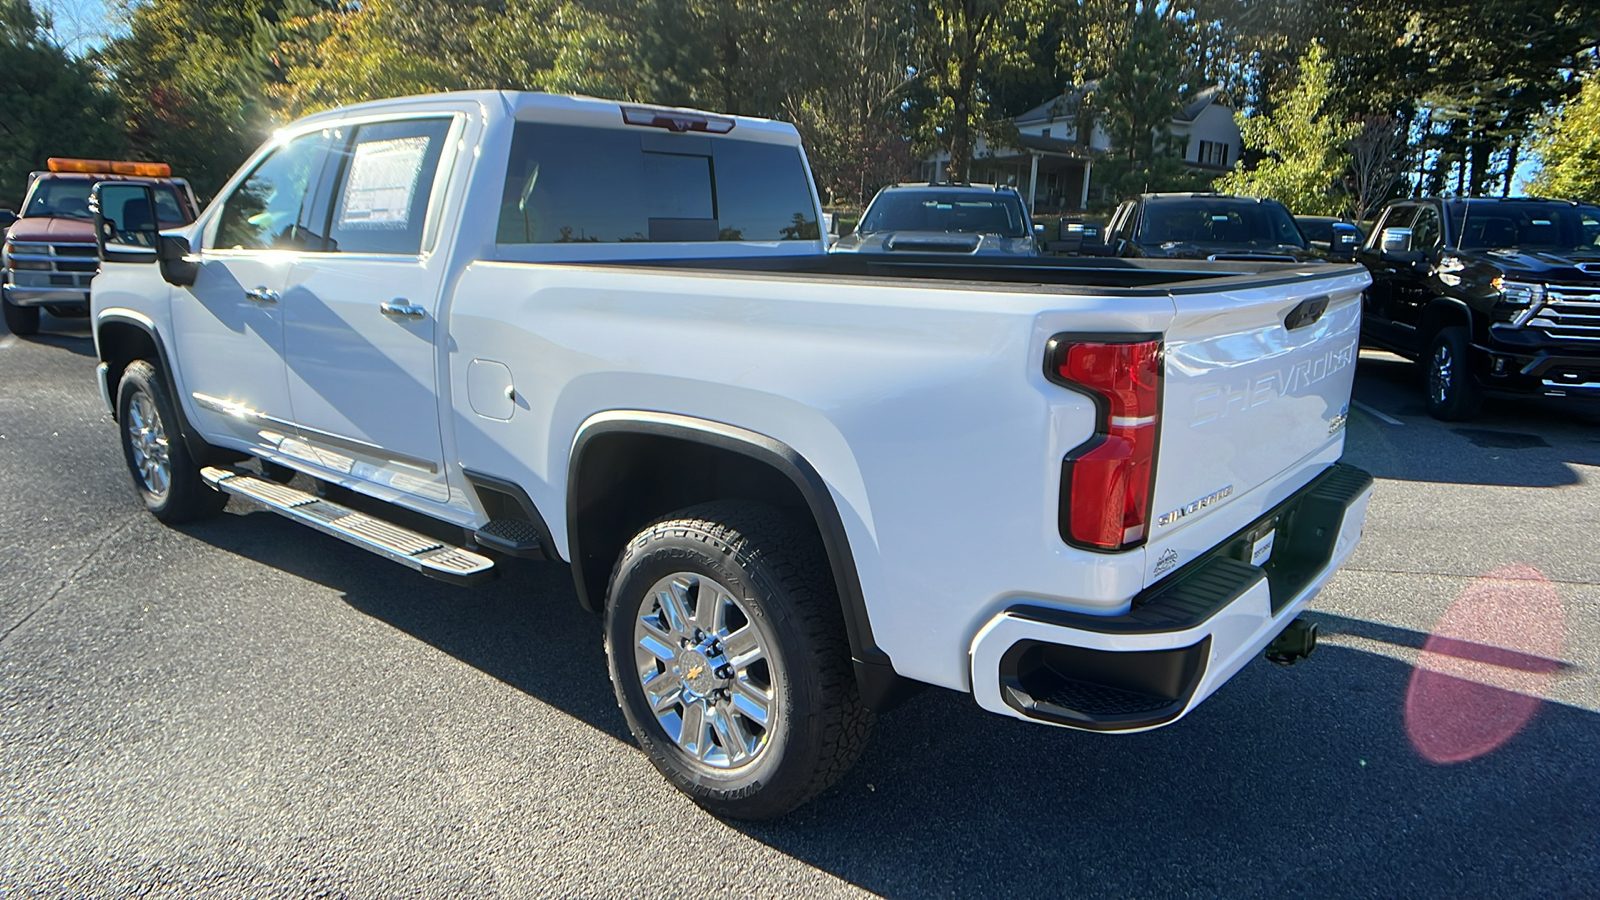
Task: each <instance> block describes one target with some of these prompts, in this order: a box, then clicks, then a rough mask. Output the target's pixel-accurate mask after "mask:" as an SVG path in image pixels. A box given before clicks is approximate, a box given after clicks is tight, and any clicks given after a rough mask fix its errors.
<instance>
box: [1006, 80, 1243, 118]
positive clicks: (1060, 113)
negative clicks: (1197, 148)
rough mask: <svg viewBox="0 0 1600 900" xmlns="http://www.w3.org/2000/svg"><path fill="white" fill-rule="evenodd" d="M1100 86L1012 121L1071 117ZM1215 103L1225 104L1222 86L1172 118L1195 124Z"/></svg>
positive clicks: (1077, 91)
mask: <svg viewBox="0 0 1600 900" xmlns="http://www.w3.org/2000/svg"><path fill="white" fill-rule="evenodd" d="M1099 86H1100V82H1098V81H1090V82H1085V83H1084V85H1083V86H1082V87H1078V88H1073V89H1072V90H1070V91H1067V92H1066V93H1065V94H1061V95H1060V96H1058V97H1055V98H1054V99H1051V100H1047V101H1045V102H1044V103H1041V104H1039V105H1038V106H1035V107H1034V108H1033V109H1030V110H1028V111H1027V112H1025V113H1023V114H1022V115H1020V116H1017V117H1016V118H1015V119H1013V120H1012V121H1013V122H1014V123H1015V124H1017V125H1032V124H1034V123H1037V122H1048V121H1050V120H1052V119H1058V118H1062V117H1064V116H1070V115H1072V114H1073V113H1075V112H1077V110H1078V106H1079V104H1081V103H1082V102H1083V96H1084V94H1086V93H1088V92H1090V91H1093V90H1094V89H1095V88H1097V87H1099ZM1213 103H1225V100H1224V98H1223V96H1222V86H1221V85H1212V86H1211V87H1208V88H1206V89H1205V90H1203V91H1201V92H1200V93H1198V94H1195V95H1194V99H1193V100H1191V101H1189V103H1188V104H1187V105H1186V106H1184V108H1183V109H1181V110H1179V111H1178V112H1177V113H1175V114H1174V115H1173V117H1172V120H1173V121H1175V122H1193V121H1194V120H1195V117H1197V116H1199V115H1200V114H1201V113H1203V112H1205V110H1206V107H1208V106H1210V105H1211V104H1213Z"/></svg>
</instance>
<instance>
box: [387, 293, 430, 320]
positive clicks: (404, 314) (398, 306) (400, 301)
mask: <svg viewBox="0 0 1600 900" xmlns="http://www.w3.org/2000/svg"><path fill="white" fill-rule="evenodd" d="M378 308H379V309H381V310H383V314H384V315H386V316H393V317H394V318H396V319H420V318H422V317H423V316H425V315H427V314H428V311H427V310H425V309H423V308H422V307H420V306H418V305H416V304H415V303H410V302H407V300H406V299H405V298H404V297H396V298H394V299H393V300H385V301H383V302H382V303H380V304H378Z"/></svg>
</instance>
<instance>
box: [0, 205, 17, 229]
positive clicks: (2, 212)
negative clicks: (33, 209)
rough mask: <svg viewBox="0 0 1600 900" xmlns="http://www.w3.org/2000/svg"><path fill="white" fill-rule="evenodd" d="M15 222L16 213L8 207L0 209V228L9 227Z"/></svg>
mask: <svg viewBox="0 0 1600 900" xmlns="http://www.w3.org/2000/svg"><path fill="white" fill-rule="evenodd" d="M15 224H17V214H16V213H14V212H12V211H11V210H9V209H0V228H10V227H11V226H13V225H15Z"/></svg>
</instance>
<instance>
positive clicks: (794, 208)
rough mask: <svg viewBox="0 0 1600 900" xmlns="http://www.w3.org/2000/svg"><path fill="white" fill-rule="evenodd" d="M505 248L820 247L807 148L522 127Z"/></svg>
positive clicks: (503, 228)
mask: <svg viewBox="0 0 1600 900" xmlns="http://www.w3.org/2000/svg"><path fill="white" fill-rule="evenodd" d="M496 235H497V238H496V239H497V240H498V242H499V243H501V244H562V243H574V244H576V243H619V242H622V243H626V242H641V243H643V242H663V241H668V242H681V241H691V242H693V241H785V240H817V239H819V238H820V237H821V235H822V229H821V228H820V226H819V225H818V223H817V217H816V209H815V205H814V201H813V200H812V195H811V187H810V184H809V182H808V181H807V180H806V177H805V168H804V166H803V161H802V158H801V156H800V151H799V148H798V147H795V146H794V145H784V144H767V143H760V142H756V141H746V140H739V139H737V138H732V137H728V138H723V137H716V138H712V137H708V136H706V135H697V134H672V133H669V132H657V131H654V130H652V131H643V130H633V129H623V128H591V127H585V126H577V125H551V124H545V123H536V122H523V123H519V124H518V125H517V126H516V131H515V133H514V135H513V137H512V142H511V154H510V159H509V162H508V166H507V172H506V183H505V190H504V192H503V193H502V195H501V202H500V219H499V223H498V227H497V229H496Z"/></svg>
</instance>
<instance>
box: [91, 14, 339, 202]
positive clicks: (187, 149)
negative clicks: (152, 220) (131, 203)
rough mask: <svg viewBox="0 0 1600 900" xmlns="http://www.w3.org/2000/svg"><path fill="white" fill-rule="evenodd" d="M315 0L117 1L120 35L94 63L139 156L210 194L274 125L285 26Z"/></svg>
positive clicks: (276, 118)
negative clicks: (272, 90) (274, 89)
mask: <svg viewBox="0 0 1600 900" xmlns="http://www.w3.org/2000/svg"><path fill="white" fill-rule="evenodd" d="M314 8H316V4H314V3H313V2H312V0H242V2H241V0H124V5H122V6H121V7H120V13H121V15H122V16H123V21H124V22H125V27H126V30H125V31H124V32H123V33H122V34H121V35H120V36H119V37H117V38H115V39H114V40H112V41H111V42H110V43H109V44H107V45H106V47H105V49H104V50H103V51H102V53H101V54H100V57H99V63H100V65H101V67H102V69H103V70H104V74H105V77H106V78H107V79H108V81H109V83H110V85H111V88H112V90H113V91H114V92H115V93H116V94H117V96H118V97H119V98H120V99H121V101H122V106H123V110H124V112H125V115H126V120H125V128H126V131H127V134H128V138H129V140H130V142H131V143H132V145H133V147H134V149H135V150H136V152H138V153H140V154H141V155H144V156H147V157H151V158H154V159H162V160H165V161H167V162H170V163H171V164H172V167H173V170H174V172H175V173H176V174H179V175H183V176H186V177H188V178H189V179H190V180H191V181H192V182H193V183H194V185H195V188H196V190H198V191H200V192H201V193H202V194H204V193H210V192H212V191H215V190H216V189H217V188H218V187H220V186H221V185H222V182H223V181H225V180H226V179H227V177H228V176H229V175H231V174H232V173H233V171H234V169H236V168H237V167H238V165H239V163H240V162H242V161H243V160H244V158H245V157H246V156H248V155H249V154H250V152H251V151H252V150H253V149H255V147H256V146H257V145H259V144H260V143H261V141H262V139H264V138H265V137H266V136H267V135H268V134H270V133H271V131H272V129H273V127H274V126H275V125H277V124H278V122H279V119H278V117H277V116H276V115H275V111H274V109H273V107H272V105H271V103H270V102H269V87H270V85H272V84H274V83H276V82H278V81H281V80H282V77H283V70H282V67H281V66H280V65H279V62H278V57H277V50H278V43H279V35H280V29H281V27H282V25H283V24H284V23H285V22H287V21H290V20H292V19H293V18H294V17H295V16H297V15H300V14H303V13H305V12H307V11H309V10H311V9H314Z"/></svg>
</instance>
